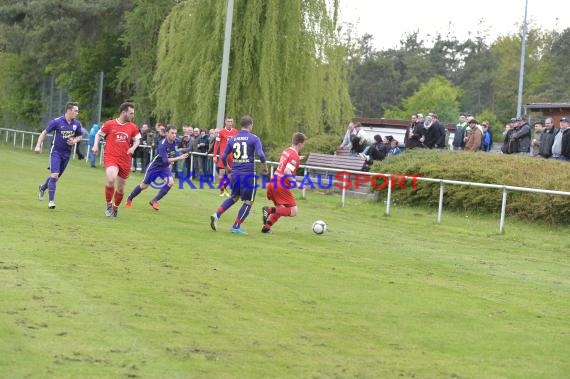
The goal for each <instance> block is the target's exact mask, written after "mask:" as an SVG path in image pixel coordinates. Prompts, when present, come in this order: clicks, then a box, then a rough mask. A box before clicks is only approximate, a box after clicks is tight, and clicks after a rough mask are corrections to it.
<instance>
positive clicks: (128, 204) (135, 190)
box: [125, 184, 142, 208]
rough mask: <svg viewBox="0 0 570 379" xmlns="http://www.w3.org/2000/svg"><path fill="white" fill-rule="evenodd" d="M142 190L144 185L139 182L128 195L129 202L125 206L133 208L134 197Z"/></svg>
mask: <svg viewBox="0 0 570 379" xmlns="http://www.w3.org/2000/svg"><path fill="white" fill-rule="evenodd" d="M141 192H142V187H141V185H140V184H137V185H136V187H135V188H134V189H133V190H132V191H131V193H130V195H129V196H128V197H127V203H126V204H125V208H131V207H132V206H133V199H134V198H135V197H137V196H138V195H139V194H140V193H141Z"/></svg>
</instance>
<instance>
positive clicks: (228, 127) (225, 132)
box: [212, 116, 238, 196]
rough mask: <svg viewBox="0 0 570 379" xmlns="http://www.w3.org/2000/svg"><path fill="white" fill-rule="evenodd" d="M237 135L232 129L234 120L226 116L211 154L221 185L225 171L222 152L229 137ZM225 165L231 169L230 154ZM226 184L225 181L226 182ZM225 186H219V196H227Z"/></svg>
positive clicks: (231, 158)
mask: <svg viewBox="0 0 570 379" xmlns="http://www.w3.org/2000/svg"><path fill="white" fill-rule="evenodd" d="M236 134H238V130H237V129H234V119H233V118H232V117H231V116H226V120H225V121H224V127H223V128H222V129H220V130H219V131H218V136H217V137H216V142H214V151H213V153H212V155H213V160H214V163H216V166H217V167H218V180H219V182H220V183H222V178H223V177H224V175H225V174H226V169H225V167H224V163H223V162H222V160H221V159H220V158H221V156H222V153H223V152H224V150H226V145H227V144H228V141H229V139H230V138H231V137H233V136H235V135H236ZM227 160H228V161H227V163H228V166H229V167H232V160H233V155H232V154H231V153H230V154H229V155H228V157H227ZM226 182H227V180H226ZM226 187H227V185H221V186H220V196H224V195H226V196H229V193H228V192H226Z"/></svg>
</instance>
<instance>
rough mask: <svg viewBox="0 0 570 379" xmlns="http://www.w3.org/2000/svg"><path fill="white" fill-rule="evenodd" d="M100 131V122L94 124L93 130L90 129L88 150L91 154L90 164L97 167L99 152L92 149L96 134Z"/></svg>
mask: <svg viewBox="0 0 570 379" xmlns="http://www.w3.org/2000/svg"><path fill="white" fill-rule="evenodd" d="M98 132H99V124H93V126H92V127H91V130H90V131H89V149H88V150H87V155H88V156H89V165H90V166H91V167H93V168H95V167H97V165H96V164H95V163H96V162H97V154H95V153H94V152H92V151H91V148H92V147H93V144H94V143H95V136H96V135H97V133H98Z"/></svg>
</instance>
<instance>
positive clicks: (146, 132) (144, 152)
mask: <svg viewBox="0 0 570 379" xmlns="http://www.w3.org/2000/svg"><path fill="white" fill-rule="evenodd" d="M150 135H151V133H150V129H149V127H148V124H142V126H141V144H140V145H139V148H138V149H137V150H140V158H141V170H142V172H145V171H146V168H147V166H148V163H149V162H150V154H151V151H150V149H151V146H152V144H149V143H148V141H149V136H150Z"/></svg>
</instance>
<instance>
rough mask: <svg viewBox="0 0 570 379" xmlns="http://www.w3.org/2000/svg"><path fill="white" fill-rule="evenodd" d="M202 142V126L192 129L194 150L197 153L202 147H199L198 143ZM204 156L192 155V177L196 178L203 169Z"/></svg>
mask: <svg viewBox="0 0 570 379" xmlns="http://www.w3.org/2000/svg"><path fill="white" fill-rule="evenodd" d="M199 144H200V128H194V129H193V130H192V151H193V152H195V153H199V152H200V149H199V148H198V145H199ZM201 158H202V157H201V156H199V155H197V154H194V155H193V156H192V159H193V162H194V167H192V171H193V173H194V174H193V175H192V179H196V177H197V176H198V175H199V174H200V172H201V171H202V159H201Z"/></svg>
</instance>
